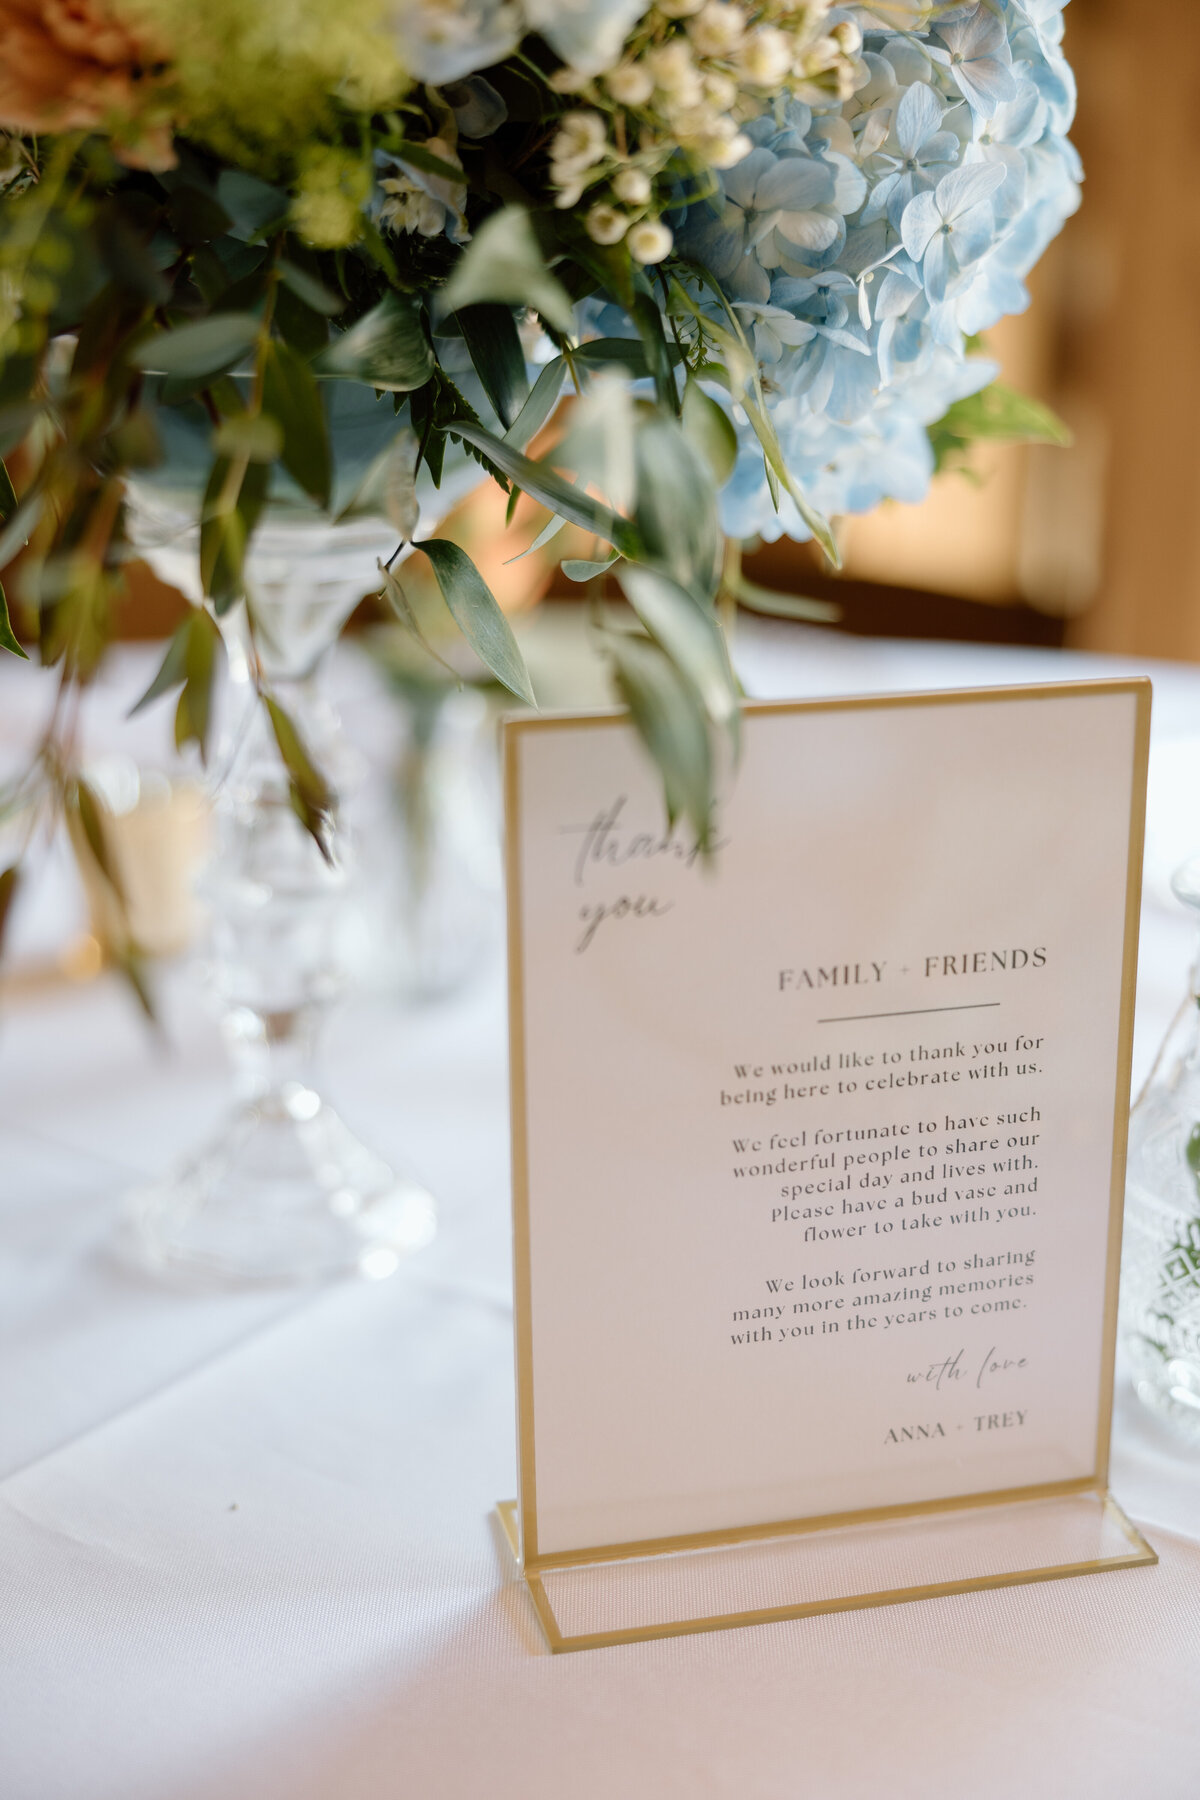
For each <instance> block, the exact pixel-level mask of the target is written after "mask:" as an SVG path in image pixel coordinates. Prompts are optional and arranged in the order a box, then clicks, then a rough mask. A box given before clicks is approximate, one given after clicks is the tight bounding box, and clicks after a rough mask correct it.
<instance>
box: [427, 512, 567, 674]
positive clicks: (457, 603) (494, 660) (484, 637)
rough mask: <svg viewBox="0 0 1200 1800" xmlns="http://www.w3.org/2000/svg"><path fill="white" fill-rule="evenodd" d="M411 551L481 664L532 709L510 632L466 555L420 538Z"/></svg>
mask: <svg viewBox="0 0 1200 1800" xmlns="http://www.w3.org/2000/svg"><path fill="white" fill-rule="evenodd" d="M413 548H414V549H416V550H423V551H424V553H425V555H426V556H427V557H428V558H429V561H430V564H431V566H432V568H433V573H434V576H435V577H436V580H437V584H438V587H439V588H440V589H441V591H442V598H443V600H444V601H445V602H446V605H447V606H448V607H449V609H450V612H451V614H452V616H453V618H454V622H455V624H456V625H457V626H458V628H459V630H460V631H461V632H462V634H463V636H464V637H465V638H466V640H467V642H468V643H469V644H470V646H471V648H472V650H474V652H475V654H476V656H478V658H479V660H480V662H481V663H483V665H484V667H485V668H487V669H490V670H491V672H492V674H493V675H494V676H495V677H496V679H497V681H500V682H503V684H504V686H505V687H506V688H507V689H508V690H509V692H510V693H512V694H515V695H516V697H517V699H518V700H523V701H524V702H525V704H526V705H527V706H536V705H537V702H536V700H535V699H534V696H533V688H532V687H531V685H530V681H529V671H528V670H527V669H526V667H525V659H524V657H523V656H522V655H521V652H520V649H519V648H518V646H517V640H516V638H515V637H514V636H513V632H512V626H511V625H510V624H509V622H508V620H507V619H506V618H505V616H504V614H503V613H502V612H501V610H500V604H499V602H498V601H497V599H496V596H495V595H494V594H493V593H492V590H491V588H490V587H489V586H488V584H487V582H486V581H485V580H484V579H483V576H482V575H481V574H480V573H479V570H478V569H477V568H476V567H475V564H474V563H473V562H472V561H471V558H470V557H469V556H468V555H467V553H466V551H465V550H462V549H460V548H459V546H458V545H457V544H452V543H451V542H450V540H449V539H448V538H425V539H424V540H423V541H422V542H420V543H417V544H414V546H413Z"/></svg>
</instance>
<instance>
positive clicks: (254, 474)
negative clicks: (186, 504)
mask: <svg viewBox="0 0 1200 1800" xmlns="http://www.w3.org/2000/svg"><path fill="white" fill-rule="evenodd" d="M235 466H236V465H233V464H231V463H230V460H229V458H228V457H224V456H219V457H218V458H217V460H216V461H215V462H214V464H213V466H212V471H211V473H210V475H209V478H208V486H207V487H206V489H205V491H204V501H203V506H202V511H201V518H200V580H201V583H202V585H203V589H204V592H205V593H206V594H207V595H208V596H209V597H210V598H211V600H212V602H213V605H214V606H215V608H216V610H217V612H218V613H224V612H227V611H228V609H229V608H230V607H231V606H233V605H234V604H235V603H236V602H237V601H238V600H240V599H241V597H242V595H243V593H244V592H245V585H246V584H245V578H244V575H243V569H242V565H243V563H244V561H245V556H246V548H247V545H248V544H249V542H250V536H251V533H252V532H253V530H254V527H255V525H256V524H257V523H258V518H259V514H260V513H261V512H262V509H263V506H264V504H265V503H266V498H267V486H268V482H269V480H270V469H269V467H268V465H267V464H266V463H247V464H246V466H245V468H244V469H243V470H242V474H241V479H240V482H239V483H238V487H237V493H236V496H235V497H234V499H233V501H232V504H231V503H230V501H229V498H228V495H227V484H228V483H229V481H230V479H231V477H230V469H231V467H235Z"/></svg>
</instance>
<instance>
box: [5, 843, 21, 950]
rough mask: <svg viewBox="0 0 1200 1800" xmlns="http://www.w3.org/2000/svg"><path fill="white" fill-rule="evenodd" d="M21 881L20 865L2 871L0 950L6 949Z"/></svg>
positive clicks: (14, 864)
mask: <svg viewBox="0 0 1200 1800" xmlns="http://www.w3.org/2000/svg"><path fill="white" fill-rule="evenodd" d="M20 880H21V869H20V865H19V864H18V863H13V864H12V865H11V866H10V867H9V868H7V869H5V870H3V871H0V950H3V948H4V934H5V932H6V931H7V929H8V921H9V918H10V916H11V914H12V904H13V901H14V900H15V899H16V897H17V887H18V885H19V883H20Z"/></svg>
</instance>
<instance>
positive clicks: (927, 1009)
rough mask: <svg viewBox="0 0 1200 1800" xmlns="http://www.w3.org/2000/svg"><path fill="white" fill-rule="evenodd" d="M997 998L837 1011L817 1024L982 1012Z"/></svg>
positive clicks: (993, 1004)
mask: <svg viewBox="0 0 1200 1800" xmlns="http://www.w3.org/2000/svg"><path fill="white" fill-rule="evenodd" d="M999 1004H1000V1002H999V1001H998V1000H972V1001H971V1002H969V1004H968V1005H966V1006H906V1007H904V1008H902V1010H901V1011H900V1012H883V1013H838V1015H837V1017H836V1018H833V1019H818V1020H817V1024H818V1025H849V1024H851V1023H852V1022H853V1021H854V1020H855V1019H915V1018H916V1016H917V1014H918V1013H938V1012H982V1011H983V1009H984V1007H985V1006H999Z"/></svg>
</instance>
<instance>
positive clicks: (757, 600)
mask: <svg viewBox="0 0 1200 1800" xmlns="http://www.w3.org/2000/svg"><path fill="white" fill-rule="evenodd" d="M729 592H730V594H731V595H732V596H733V598H734V599H735V600H736V601H737V603H738V605H739V606H744V607H745V608H746V610H747V611H748V612H753V613H762V614H764V615H765V617H767V618H769V619H801V620H803V621H804V623H805V624H806V625H836V624H837V622H838V620H839V619H840V618H841V616H842V609H841V607H840V606H839V605H838V604H837V602H836V600H813V599H810V598H809V597H808V596H807V595H806V594H779V593H776V592H775V590H774V589H773V588H765V587H760V586H759V585H758V583H757V582H756V581H747V580H746V578H745V577H744V576H742V577H740V578H739V579H738V580H737V581H734V582H732V583H731V584H730V587H729Z"/></svg>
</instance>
